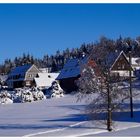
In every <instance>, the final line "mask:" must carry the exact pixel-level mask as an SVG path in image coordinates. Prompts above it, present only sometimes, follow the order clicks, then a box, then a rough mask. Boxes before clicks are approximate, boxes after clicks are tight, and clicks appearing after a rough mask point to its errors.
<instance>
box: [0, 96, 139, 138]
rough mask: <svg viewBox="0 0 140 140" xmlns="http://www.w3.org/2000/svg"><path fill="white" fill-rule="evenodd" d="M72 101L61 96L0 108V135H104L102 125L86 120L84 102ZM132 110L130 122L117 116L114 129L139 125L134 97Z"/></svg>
mask: <svg viewBox="0 0 140 140" xmlns="http://www.w3.org/2000/svg"><path fill="white" fill-rule="evenodd" d="M76 100H77V98H75V95H65V96H64V97H63V98H51V99H46V100H40V101H36V102H32V103H14V104H8V105H4V104H3V105H0V112H1V115H0V136H35V137H36V136H45V137H46V136H57V137H58V136H87V135H94V134H98V133H102V132H107V130H106V126H103V125H101V124H100V125H99V124H98V123H97V122H96V123H91V122H90V121H87V117H86V115H84V108H85V105H86V103H85V102H84V101H82V102H78V103H77V102H76ZM134 107H135V113H134V119H130V115H129V112H128V113H121V118H116V120H115V122H116V126H115V127H116V128H115V130H119V129H127V128H130V127H134V126H139V125H140V117H139V116H140V105H139V99H138V98H135V106H134ZM130 133H131V132H130Z"/></svg>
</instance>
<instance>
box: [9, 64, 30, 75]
mask: <svg viewBox="0 0 140 140" xmlns="http://www.w3.org/2000/svg"><path fill="white" fill-rule="evenodd" d="M31 66H32V65H31V64H27V65H23V66H18V67H16V68H14V69H13V70H12V71H11V72H10V75H17V74H22V73H23V74H24V73H26V72H27V70H28V69H29V68H31Z"/></svg>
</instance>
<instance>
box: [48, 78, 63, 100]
mask: <svg viewBox="0 0 140 140" xmlns="http://www.w3.org/2000/svg"><path fill="white" fill-rule="evenodd" d="M47 92H48V93H47V94H48V97H49V98H53V97H56V98H60V97H63V96H64V91H63V90H62V89H61V87H60V85H59V84H58V82H57V81H53V82H52V85H51V87H50V88H49V90H47Z"/></svg>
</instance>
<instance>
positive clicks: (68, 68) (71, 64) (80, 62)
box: [56, 56, 95, 93]
mask: <svg viewBox="0 0 140 140" xmlns="http://www.w3.org/2000/svg"><path fill="white" fill-rule="evenodd" d="M85 64H88V65H95V62H94V61H93V60H92V59H90V58H89V57H87V56H83V57H81V58H73V59H69V60H67V62H66V64H65V65H64V67H63V69H62V70H61V72H60V74H59V75H58V77H57V78H56V80H58V81H59V84H60V86H61V88H62V89H63V90H64V91H66V92H67V93H69V92H72V91H75V90H77V89H78V87H77V86H76V83H75V82H76V80H78V78H79V77H80V76H81V71H82V68H83V66H84V65H85Z"/></svg>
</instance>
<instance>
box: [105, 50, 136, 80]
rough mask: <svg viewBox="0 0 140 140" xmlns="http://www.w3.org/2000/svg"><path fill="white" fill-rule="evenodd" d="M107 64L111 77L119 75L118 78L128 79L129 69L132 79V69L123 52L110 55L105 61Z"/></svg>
mask: <svg viewBox="0 0 140 140" xmlns="http://www.w3.org/2000/svg"><path fill="white" fill-rule="evenodd" d="M107 64H108V65H109V67H110V73H111V75H119V76H120V77H125V78H126V77H129V70H130V69H131V72H132V77H134V69H133V67H132V65H131V67H130V63H129V58H128V57H127V56H126V55H125V53H124V52H123V51H121V52H120V53H118V52H114V53H112V54H110V55H109V57H108V59H107ZM132 64H133V63H132Z"/></svg>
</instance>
